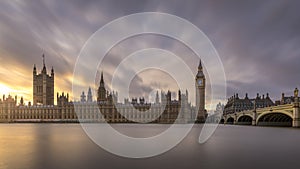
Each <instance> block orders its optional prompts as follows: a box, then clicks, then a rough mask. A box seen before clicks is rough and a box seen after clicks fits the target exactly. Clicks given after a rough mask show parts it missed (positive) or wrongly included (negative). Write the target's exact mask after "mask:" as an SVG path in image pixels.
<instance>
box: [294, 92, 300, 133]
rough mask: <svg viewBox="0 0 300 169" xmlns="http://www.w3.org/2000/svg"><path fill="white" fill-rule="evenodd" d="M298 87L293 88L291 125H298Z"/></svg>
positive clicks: (299, 119) (299, 121) (299, 123)
mask: <svg viewBox="0 0 300 169" xmlns="http://www.w3.org/2000/svg"><path fill="white" fill-rule="evenodd" d="M298 92H299V91H298V89H297V88H296V89H295V90H294V103H293V127H300V114H299V113H300V112H299V98H298Z"/></svg>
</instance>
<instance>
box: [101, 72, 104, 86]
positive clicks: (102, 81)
mask: <svg viewBox="0 0 300 169" xmlns="http://www.w3.org/2000/svg"><path fill="white" fill-rule="evenodd" d="M100 83H104V80H103V71H101V80H100Z"/></svg>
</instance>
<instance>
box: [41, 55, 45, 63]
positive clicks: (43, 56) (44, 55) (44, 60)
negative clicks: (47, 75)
mask: <svg viewBox="0 0 300 169" xmlns="http://www.w3.org/2000/svg"><path fill="white" fill-rule="evenodd" d="M42 57H43V65H44V66H45V54H44V53H43V56H42Z"/></svg>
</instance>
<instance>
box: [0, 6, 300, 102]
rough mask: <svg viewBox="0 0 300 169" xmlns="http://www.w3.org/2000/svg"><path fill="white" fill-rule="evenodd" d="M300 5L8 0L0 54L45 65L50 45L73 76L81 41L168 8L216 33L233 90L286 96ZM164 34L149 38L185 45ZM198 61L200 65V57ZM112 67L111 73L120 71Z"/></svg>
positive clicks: (297, 80)
mask: <svg viewBox="0 0 300 169" xmlns="http://www.w3.org/2000/svg"><path fill="white" fill-rule="evenodd" d="M299 5H300V2H298V1H285V0H275V1H274V0H267V1H263V2H262V1H258V0H257V1H239V0H232V1H222V0H213V1H211V0H207V1H198V0H191V1H179V0H169V1H168V0H166V1H160V0H152V1H150V0H149V1H139V0H134V1H128V0H102V1H94V0H88V1H80V0H75V1H72V2H69V1H61V0H53V1H47V0H45V1H37V0H31V1H1V2H0V61H1V66H2V67H4V66H3V64H5V65H10V64H13V65H16V66H17V67H19V68H22V69H26V71H24V72H25V73H28V72H30V71H31V69H32V65H33V64H34V63H36V64H38V67H39V68H40V66H41V55H42V53H43V52H44V53H45V54H46V56H47V58H46V59H47V65H49V66H52V65H53V66H55V72H56V75H57V77H60V78H62V77H65V76H70V75H71V74H72V72H73V68H74V65H75V61H76V57H77V56H78V54H79V52H80V49H81V47H82V46H83V45H84V43H85V41H86V40H87V39H88V38H89V37H90V36H91V35H92V34H93V33H94V32H95V31H96V30H97V29H99V28H100V27H101V26H103V25H104V24H106V23H108V22H110V21H111V20H113V19H116V18H118V17H121V16H124V15H128V14H132V13H136V12H145V11H158V12H166V13H171V14H175V15H178V16H179V17H182V18H185V19H187V20H189V21H190V22H192V23H193V24H195V25H196V26H198V27H199V28H200V29H201V30H202V31H203V32H204V33H205V34H206V35H207V36H208V37H209V38H210V40H211V41H212V43H213V44H214V45H215V47H216V49H217V51H218V53H219V55H220V57H221V60H222V61H223V64H224V67H225V73H226V76H227V79H228V84H227V86H228V96H229V95H232V94H233V93H234V92H240V93H245V92H248V93H249V94H250V95H251V94H252V95H255V94H256V93H257V92H261V93H262V92H264V93H266V92H269V93H271V96H273V97H274V98H278V97H280V95H279V94H280V93H281V92H289V91H292V90H293V88H294V87H297V86H298V87H299V86H300V74H299V72H300V66H299V63H300V61H299V59H300V49H299V44H300V32H299V31H300V22H299V21H300V14H299V12H298V11H299V9H298V8H299ZM157 39H159V38H157V37H156V38H154V39H151V38H148V39H147V40H148V44H151V43H152V46H159V47H162V48H166V49H171V48H172V47H174V48H177V47H178V46H180V45H178V43H177V44H176V43H170V42H169V41H166V40H164V39H163V40H157ZM131 42H132V41H131ZM132 45H134V46H137V47H136V48H132V49H131V50H128V49H126V50H125V51H127V53H130V52H132V50H136V49H139V48H142V47H145V46H140V47H139V46H138V45H141V44H139V43H134V44H132ZM125 46H126V45H125ZM127 46H128V45H127ZM146 46H147V45H146ZM148 46H151V45H148ZM179 48H180V47H179ZM179 48H178V49H179ZM123 51H124V50H123ZM119 52H120V51H118V52H116V53H115V55H118V53H119ZM124 53H125V54H126V52H124ZM113 55H114V53H113V52H112V54H111V56H109V57H107V60H106V61H105V63H107V66H106V67H103V68H102V69H104V70H109V69H111V67H114V66H115V65H117V64H118V63H119V62H120V58H118V57H116V56H115V57H114V56H113ZM192 64H195V67H196V64H197V63H192ZM6 67H7V66H6ZM100 69H101V68H100ZM25 73H24V74H25ZM1 74H2V75H3V72H1ZM106 75H107V77H106V78H107V79H111V76H112V73H110V72H109V71H108V72H107V73H106ZM11 77H12V78H9V75H6V74H5V75H3V76H1V79H0V80H1V81H0V82H2V83H5V84H8V83H9V82H11V83H13V82H14V78H15V76H13V75H11ZM4 78H5V79H4ZM30 78H31V74H29V75H28V79H30ZM57 83H58V85H61V86H64V87H61V88H63V89H66V88H68V87H67V86H68V85H70V84H71V82H70V80H68V79H66V78H64V79H61V80H59V82H57ZM14 85H17V84H14ZM20 85H21V84H20ZM153 85H157V84H153ZM134 88H136V89H137V88H140V89H137V91H139V93H140V94H141V93H143V91H144V92H149V91H150V90H151V89H152V88H155V86H152V85H150V86H145V84H144V82H143V81H139V83H136V84H135V87H134ZM68 90H70V87H69V88H68Z"/></svg>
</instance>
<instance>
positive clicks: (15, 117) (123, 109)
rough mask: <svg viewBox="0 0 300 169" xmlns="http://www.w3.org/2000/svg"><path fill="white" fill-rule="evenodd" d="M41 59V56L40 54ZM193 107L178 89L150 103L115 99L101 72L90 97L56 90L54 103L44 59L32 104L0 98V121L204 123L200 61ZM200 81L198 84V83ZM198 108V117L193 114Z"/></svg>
mask: <svg viewBox="0 0 300 169" xmlns="http://www.w3.org/2000/svg"><path fill="white" fill-rule="evenodd" d="M43 58H44V56H43ZM195 79H196V89H197V90H196V91H197V93H196V98H197V103H196V104H197V105H196V107H197V108H196V107H194V106H192V105H191V103H190V102H189V100H188V97H189V96H188V91H187V90H186V92H185V93H182V92H181V91H180V90H179V91H178V96H177V100H176V99H173V100H172V98H171V92H170V91H168V92H166V93H165V92H163V91H162V92H161V94H160V97H159V94H158V92H157V93H156V99H155V102H154V103H146V102H145V99H144V98H139V99H138V98H132V99H131V101H129V99H125V100H124V102H123V103H120V102H118V92H114V91H113V92H110V91H108V90H107V89H106V88H105V83H104V79H103V73H101V80H100V84H99V88H98V90H97V94H96V95H97V98H96V99H93V96H92V91H91V88H89V89H88V92H87V96H86V95H85V93H84V92H82V95H81V99H80V101H78V102H72V101H70V100H69V95H68V94H64V93H62V94H59V93H57V105H54V94H53V93H54V70H53V68H52V70H51V75H48V74H47V70H46V66H45V61H44V60H43V69H42V71H41V73H40V74H37V70H36V67H35V66H34V68H33V105H31V103H30V102H29V104H28V105H24V101H23V98H21V100H20V104H17V97H15V98H12V96H8V97H7V98H6V97H5V96H3V100H1V99H0V122H78V121H81V122H105V121H106V122H109V123H129V122H141V123H149V122H150V123H174V122H176V123H188V122H194V121H195V120H197V121H199V122H204V120H205V118H206V111H205V105H204V104H205V76H204V74H203V70H202V65H201V62H200V64H199V67H198V74H197V75H196V78H195ZM200 80H201V83H200ZM197 111H198V116H197Z"/></svg>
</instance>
